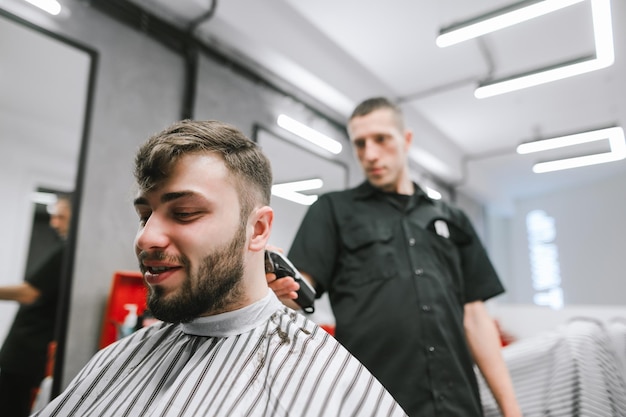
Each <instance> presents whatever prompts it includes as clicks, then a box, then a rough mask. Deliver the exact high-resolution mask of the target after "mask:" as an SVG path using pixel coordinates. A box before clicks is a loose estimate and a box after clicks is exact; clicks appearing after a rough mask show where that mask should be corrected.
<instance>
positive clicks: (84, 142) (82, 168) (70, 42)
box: [0, 7, 98, 398]
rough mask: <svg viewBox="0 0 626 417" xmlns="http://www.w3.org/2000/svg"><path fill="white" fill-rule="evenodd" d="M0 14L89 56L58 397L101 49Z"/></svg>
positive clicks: (59, 337) (64, 277)
mask: <svg viewBox="0 0 626 417" xmlns="http://www.w3.org/2000/svg"><path fill="white" fill-rule="evenodd" d="M0 16H2V18H5V19H8V20H10V21H12V22H14V23H17V24H20V25H22V26H24V27H25V28H27V29H31V30H34V31H36V32H38V33H40V34H42V35H43V36H47V37H50V38H52V39H54V40H57V41H59V42H61V43H63V44H65V45H67V46H69V47H72V48H76V49H78V50H80V51H82V52H84V53H86V54H87V55H88V56H89V59H90V64H89V69H88V71H89V74H88V77H87V85H86V98H85V109H84V115H83V126H82V132H81V140H80V149H79V153H78V161H76V163H77V170H76V176H75V179H74V190H73V193H72V195H73V199H72V218H71V220H70V229H69V232H68V236H67V250H66V251H65V255H64V260H63V269H62V271H61V285H60V290H59V304H58V310H57V322H56V328H55V340H56V342H57V348H56V353H55V366H54V374H53V383H52V391H51V398H54V397H56V396H57V395H58V394H59V393H60V391H61V382H62V379H63V368H64V366H65V346H66V337H67V327H68V326H67V324H68V323H67V321H68V319H69V311H70V301H71V294H72V282H73V273H74V259H75V252H76V241H77V236H78V233H77V232H78V224H79V219H80V203H81V199H82V194H83V187H84V177H85V172H86V163H87V149H88V143H89V132H90V129H91V119H92V112H93V102H94V97H95V84H96V73H97V67H98V52H97V51H96V50H95V49H93V48H91V47H89V46H87V45H85V44H82V43H80V42H78V41H76V40H74V39H72V38H70V37H67V36H65V35H62V34H59V33H55V32H53V31H50V30H48V29H45V28H43V27H41V26H38V25H36V24H34V23H32V22H29V21H28V20H26V19H23V18H21V17H19V16H17V15H15V14H13V13H10V12H8V11H6V10H5V9H3V8H2V7H0Z"/></svg>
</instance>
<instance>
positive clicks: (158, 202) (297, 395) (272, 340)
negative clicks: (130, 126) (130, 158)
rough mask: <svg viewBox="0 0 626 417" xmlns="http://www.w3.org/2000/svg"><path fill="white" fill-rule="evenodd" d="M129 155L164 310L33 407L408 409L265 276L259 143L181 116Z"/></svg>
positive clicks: (282, 411) (209, 411) (149, 278)
mask: <svg viewBox="0 0 626 417" xmlns="http://www.w3.org/2000/svg"><path fill="white" fill-rule="evenodd" d="M135 162H136V164H135V176H136V180H137V183H138V186H139V190H138V194H137V197H136V199H135V210H136V212H137V215H138V217H139V230H138V232H137V235H136V238H135V252H136V255H137V258H138V260H139V268H140V269H141V271H142V272H143V275H144V279H145V281H146V283H147V284H148V287H149V294H148V303H147V304H148V308H149V309H150V311H151V312H152V314H153V315H154V316H155V317H156V318H157V319H159V320H162V322H161V323H156V324H153V325H151V326H149V327H147V328H143V329H140V330H137V331H136V332H134V333H132V334H130V335H128V336H126V337H124V338H122V339H120V340H119V341H117V342H115V343H113V344H111V345H109V346H107V347H106V348H104V349H102V350H100V351H99V352H98V353H97V354H96V355H95V356H94V357H93V358H92V360H91V361H90V362H89V363H88V364H87V365H86V366H85V367H84V368H83V369H82V370H81V371H80V372H79V374H78V375H77V376H76V377H75V378H74V380H73V381H72V382H71V383H70V384H69V386H68V387H67V389H66V390H65V391H64V392H63V393H61V395H60V396H58V397H57V398H56V399H54V400H53V401H52V402H51V403H50V404H49V405H48V406H47V407H46V408H44V409H43V410H42V411H41V412H40V413H39V414H36V415H37V416H39V417H43V416H59V417H60V416H63V417H67V416H77V417H82V416H87V415H89V416H99V417H107V416H110V417H114V416H133V417H141V416H157V415H158V416H172V417H173V416H176V417H183V416H213V417H219V416H224V417H232V416H285V417H287V416H291V417H307V416H323V415H342V416H344V415H346V416H390V417H392V416H405V413H404V412H403V411H402V409H401V408H400V406H399V405H398V404H397V403H396V402H395V401H394V400H393V398H392V397H391V395H389V393H388V392H387V391H386V390H385V389H384V388H383V387H382V385H381V384H380V383H379V382H378V381H377V380H376V379H375V378H374V377H373V376H372V375H371V374H370V373H369V372H368V371H367V370H366V369H365V368H364V367H363V365H361V363H359V362H358V361H357V360H356V359H355V358H354V357H353V356H351V355H350V354H349V353H348V351H347V350H346V349H345V348H343V347H342V346H341V345H340V344H339V343H338V342H337V341H336V340H335V339H333V338H332V337H331V336H330V335H328V333H326V332H325V331H323V330H322V329H321V328H320V327H318V326H317V325H316V324H315V323H313V322H311V321H309V320H308V319H307V318H306V317H304V316H302V315H300V314H298V313H296V312H295V311H293V310H291V309H289V308H286V307H285V306H283V305H282V304H281V302H280V301H279V300H278V298H277V297H276V296H275V295H274V292H272V291H271V290H270V289H269V288H268V286H267V281H266V278H265V246H266V244H267V240H268V239H269V236H270V231H271V228H272V223H273V219H274V212H273V210H272V208H271V207H269V205H268V204H269V201H270V194H271V187H272V173H271V169H270V163H269V161H268V160H267V158H266V156H265V155H264V154H263V153H262V152H261V150H260V148H259V147H258V146H257V145H256V144H255V143H254V142H252V141H251V140H249V139H248V138H247V137H246V136H245V135H244V134H243V133H241V132H240V131H239V130H238V129H235V128H234V127H232V126H229V125H226V124H224V123H221V122H216V121H206V122H201V121H189V120H188V121H182V122H178V123H175V124H174V125H172V126H170V127H169V128H167V129H166V130H165V131H163V132H161V133H159V134H157V135H155V136H153V137H152V138H151V139H149V140H148V141H147V142H146V143H145V144H143V145H142V146H141V147H140V149H139V151H138V153H137V156H136V159H135Z"/></svg>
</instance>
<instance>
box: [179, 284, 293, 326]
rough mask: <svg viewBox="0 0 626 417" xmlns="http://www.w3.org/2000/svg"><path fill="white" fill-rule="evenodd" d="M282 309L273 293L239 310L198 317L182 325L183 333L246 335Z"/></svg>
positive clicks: (269, 292)
mask: <svg viewBox="0 0 626 417" xmlns="http://www.w3.org/2000/svg"><path fill="white" fill-rule="evenodd" d="M281 308H284V306H283V304H282V303H281V302H280V301H279V300H278V298H277V297H276V295H275V294H274V291H271V290H269V289H268V292H267V295H266V296H265V297H264V298H262V299H260V300H259V301H257V302H255V303H253V304H250V305H249V306H246V307H243V308H240V309H239V310H234V311H228V312H226V313H222V314H216V315H214V316H207V317H198V318H196V319H194V320H192V321H190V322H189V323H184V324H183V325H182V330H183V332H184V333H186V334H188V335H193V336H209V337H228V336H235V335H238V334H242V333H246V332H248V331H250V330H252V329H254V328H256V327H258V326H261V325H262V324H263V323H264V322H265V321H267V320H268V319H269V318H270V317H271V316H272V314H274V313H276V311H278V310H280V309H281Z"/></svg>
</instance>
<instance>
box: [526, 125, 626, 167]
mask: <svg viewBox="0 0 626 417" xmlns="http://www.w3.org/2000/svg"><path fill="white" fill-rule="evenodd" d="M604 139H608V141H609V147H610V149H611V150H610V151H609V152H603V153H598V154H593V155H585V156H579V157H574V158H565V159H558V160H554V161H546V162H539V163H537V164H535V165H533V172H535V173H544V172H551V171H558V170H563V169H570V168H578V167H583V166H589V165H596V164H602V163H606V162H613V161H619V160H622V159H625V158H626V140H624V130H623V129H622V128H621V127H609V128H605V129H598V130H592V131H588V132H582V133H576V134H573V135H567V136H560V137H556V138H551V139H544V140H538V141H535V142H529V143H523V144H521V145H519V146H518V147H517V153H519V154H528V153H533V152H542V151H547V150H551V149H557V148H562V147H566V146H574V145H580V144H583V143H588V142H594V141H599V140H604Z"/></svg>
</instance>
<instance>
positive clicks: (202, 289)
mask: <svg viewBox="0 0 626 417" xmlns="http://www.w3.org/2000/svg"><path fill="white" fill-rule="evenodd" d="M245 240H246V236H245V227H244V226H241V227H239V230H237V233H235V236H234V237H233V239H232V240H231V241H230V242H229V243H227V244H225V245H223V246H221V247H218V248H217V249H215V250H214V251H213V252H211V253H209V254H208V255H207V256H206V257H205V258H204V259H203V260H202V263H201V264H200V266H199V267H198V272H197V274H196V275H192V274H191V270H190V269H191V268H190V263H189V260H188V259H187V258H186V257H184V256H180V257H179V258H177V261H178V262H179V263H180V264H181V265H183V266H184V269H185V272H186V273H187V277H186V278H185V280H184V281H183V284H182V286H181V287H180V288H178V289H177V290H176V291H177V292H176V293H174V294H170V295H167V296H165V295H164V294H163V292H164V290H163V289H162V288H161V287H159V286H158V285H157V286H154V287H150V291H149V294H148V309H149V310H150V311H151V312H152V314H153V315H154V317H156V318H157V319H159V320H163V321H165V322H168V323H186V322H189V321H191V320H193V319H195V318H197V317H199V316H202V315H207V314H211V313H216V312H222V311H224V310H225V308H226V307H227V306H228V305H229V304H230V303H232V302H233V301H236V300H237V299H238V297H239V296H240V295H241V288H240V287H241V285H240V284H241V279H242V276H243V270H244V265H243V248H244V244H245Z"/></svg>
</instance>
